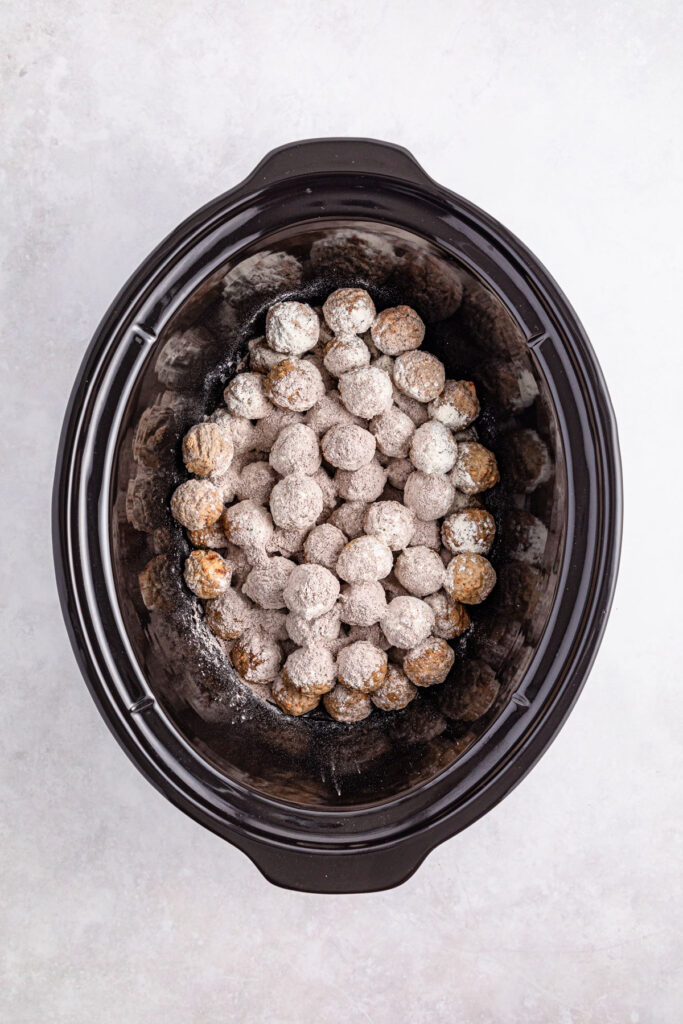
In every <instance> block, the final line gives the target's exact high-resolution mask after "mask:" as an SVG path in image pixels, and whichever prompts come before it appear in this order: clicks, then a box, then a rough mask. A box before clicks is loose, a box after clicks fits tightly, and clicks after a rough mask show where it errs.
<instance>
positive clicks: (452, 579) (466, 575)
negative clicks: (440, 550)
mask: <svg viewBox="0 0 683 1024" xmlns="http://www.w3.org/2000/svg"><path fill="white" fill-rule="evenodd" d="M495 585H496V570H495V569H494V568H493V566H492V565H491V563H490V562H489V561H488V559H486V558H484V557H483V555H472V554H464V555H456V556H455V558H452V559H451V561H450V562H449V564H448V568H447V569H446V579H445V581H444V590H445V591H446V592H447V593H448V595H449V596H450V597H451V598H452V599H453V600H454V601H461V602H462V604H481V602H482V601H485V600H486V598H487V597H488V596H489V594H490V593H491V591H492V590H493V588H494V587H495Z"/></svg>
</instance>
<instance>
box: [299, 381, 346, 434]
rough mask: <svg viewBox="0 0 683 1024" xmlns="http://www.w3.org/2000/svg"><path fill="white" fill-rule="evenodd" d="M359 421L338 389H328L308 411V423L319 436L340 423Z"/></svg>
mask: <svg viewBox="0 0 683 1024" xmlns="http://www.w3.org/2000/svg"><path fill="white" fill-rule="evenodd" d="M357 422H358V419H357V417H355V416H352V415H351V413H350V412H349V410H348V409H347V408H346V406H345V405H344V404H343V402H342V400H341V398H340V397H339V394H338V392H336V391H328V392H327V394H326V395H323V396H322V398H320V400H319V401H318V402H316V404H315V405H314V406H313V407H312V408H311V409H309V410H308V412H307V413H306V423H307V424H308V426H309V427H310V428H311V430H314V431H315V433H316V434H317V435H318V436H320V435H322V434H325V433H327V431H328V430H329V429H330V427H334V426H336V425H337V424H338V423H357Z"/></svg>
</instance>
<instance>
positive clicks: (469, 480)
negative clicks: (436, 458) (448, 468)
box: [450, 441, 499, 494]
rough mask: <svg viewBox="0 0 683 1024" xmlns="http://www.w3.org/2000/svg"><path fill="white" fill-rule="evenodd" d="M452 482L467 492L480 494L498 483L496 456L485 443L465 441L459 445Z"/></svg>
mask: <svg viewBox="0 0 683 1024" xmlns="http://www.w3.org/2000/svg"><path fill="white" fill-rule="evenodd" d="M450 480H451V483H452V484H453V486H454V487H455V489H456V490H458V491H463V492H464V493H465V494H479V493H480V492H481V491H487V490H488V489H489V488H490V487H493V486H494V485H495V484H497V483H498V480H499V476H498V466H497V464H496V457H495V455H494V454H493V452H491V451H489V449H488V448H484V446H483V444H477V442H476V441H463V442H462V443H461V444H458V446H457V452H456V456H455V463H454V466H453V470H452V472H451V476H450Z"/></svg>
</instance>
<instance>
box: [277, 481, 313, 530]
mask: <svg viewBox="0 0 683 1024" xmlns="http://www.w3.org/2000/svg"><path fill="white" fill-rule="evenodd" d="M322 510H323V495H322V491H321V490H320V487H319V486H318V484H317V483H316V482H315V480H313V479H312V478H311V477H310V476H306V475H305V474H304V473H291V474H290V475H289V476H286V477H283V479H282V480H280V481H278V483H276V484H275V487H273V490H272V491H271V494H270V513H271V515H272V517H273V522H274V523H275V524H276V525H277V526H282V527H283V528H284V529H286V530H303V529H304V528H305V527H307V526H312V525H313V523H314V522H315V521H316V519H317V518H318V516H319V515H320V513H321V512H322Z"/></svg>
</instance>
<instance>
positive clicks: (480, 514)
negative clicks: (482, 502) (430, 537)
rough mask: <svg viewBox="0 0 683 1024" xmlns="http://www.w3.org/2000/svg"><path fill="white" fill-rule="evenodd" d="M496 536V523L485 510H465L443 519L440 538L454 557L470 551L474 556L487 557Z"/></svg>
mask: <svg viewBox="0 0 683 1024" xmlns="http://www.w3.org/2000/svg"><path fill="white" fill-rule="evenodd" d="M495 535H496V523H495V520H494V518H493V516H492V515H491V513H490V512H487V511H486V509H485V508H466V509H463V511H462V512H454V513H453V514H452V515H450V516H448V517H447V518H446V519H444V521H443V523H442V525H441V537H442V539H443V542H444V544H445V546H446V547H447V548H448V550H449V551H451V552H452V553H453V554H454V555H460V554H462V553H463V552H464V551H471V552H472V553H473V554H475V555H488V553H489V551H490V550H491V545H492V544H493V539H494V537H495Z"/></svg>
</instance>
